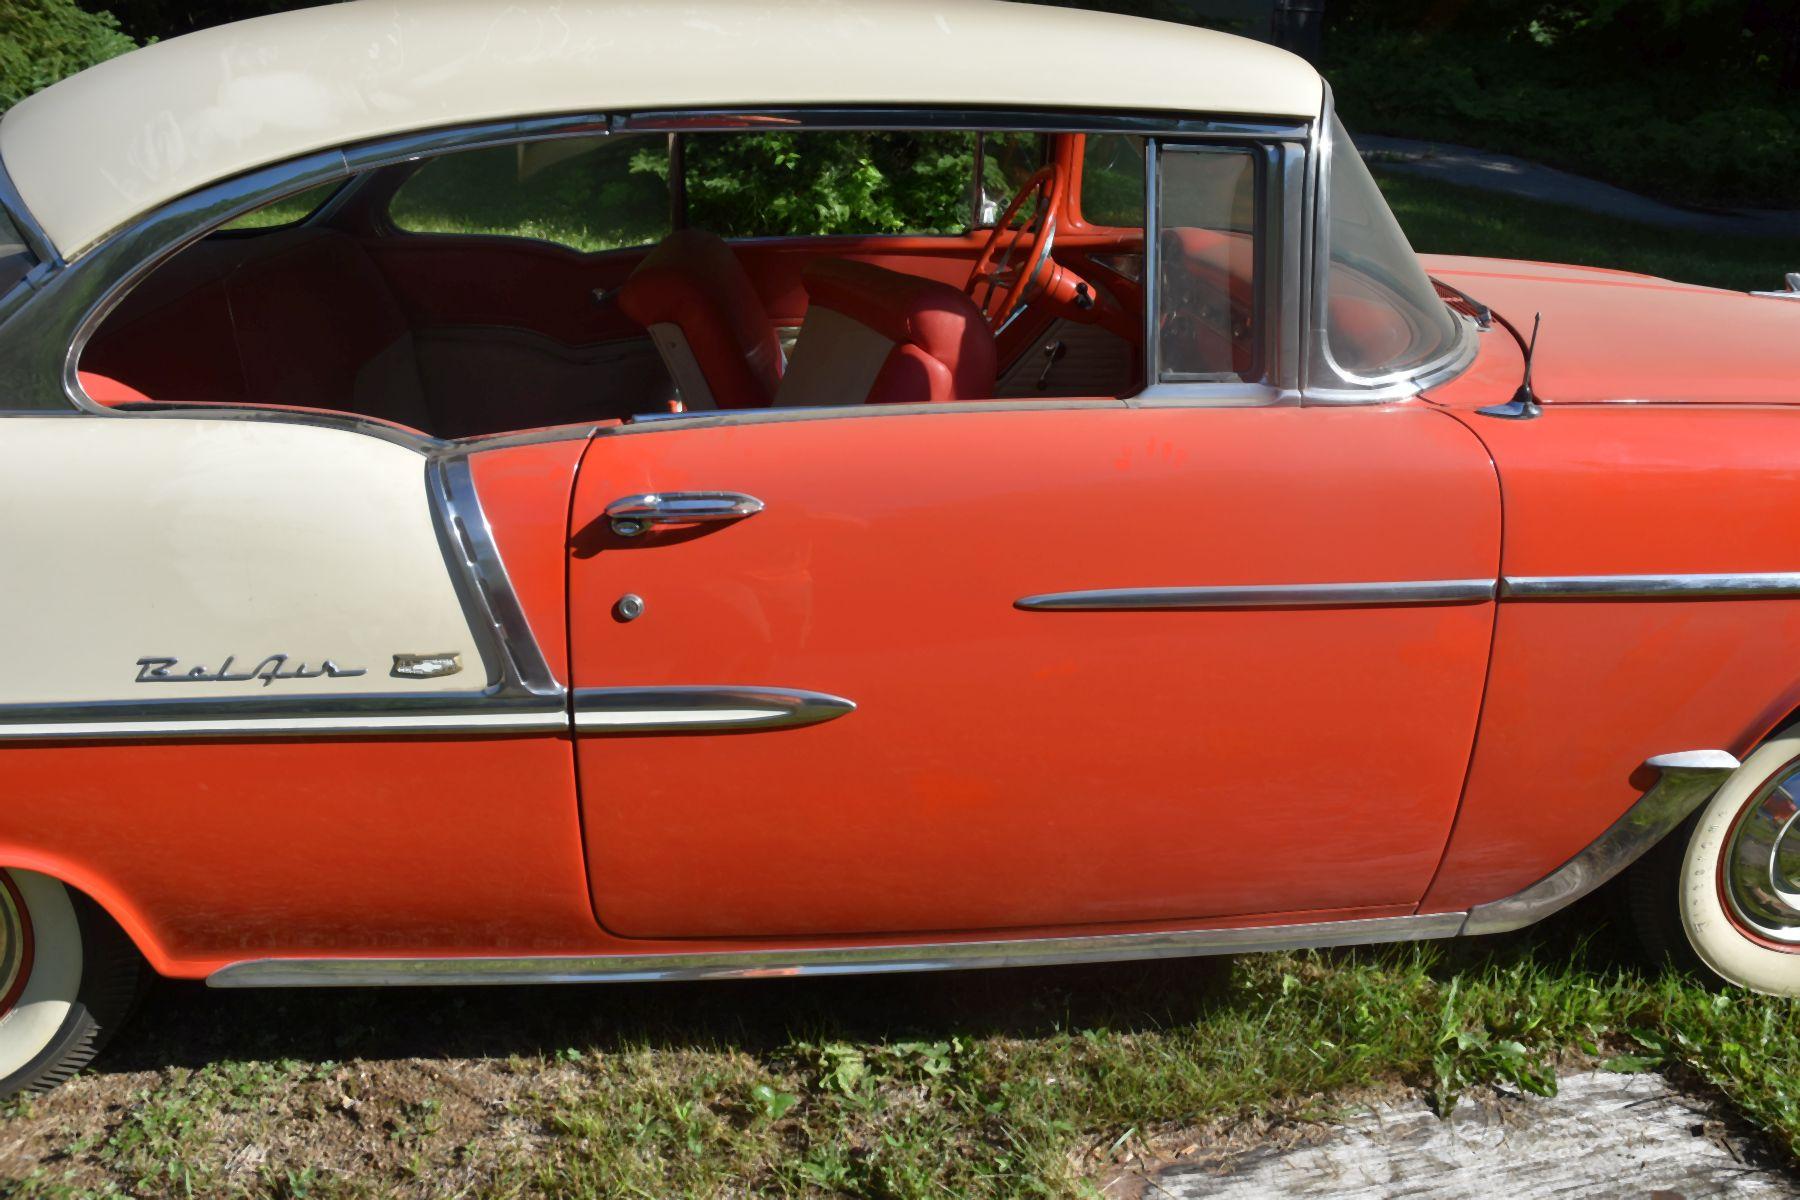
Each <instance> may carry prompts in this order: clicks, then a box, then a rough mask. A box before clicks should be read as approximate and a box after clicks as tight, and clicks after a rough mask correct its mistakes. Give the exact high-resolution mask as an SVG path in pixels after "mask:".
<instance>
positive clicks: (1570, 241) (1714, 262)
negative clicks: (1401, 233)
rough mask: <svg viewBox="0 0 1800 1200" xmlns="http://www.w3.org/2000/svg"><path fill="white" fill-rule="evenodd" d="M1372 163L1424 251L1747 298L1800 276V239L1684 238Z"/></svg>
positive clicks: (1415, 243)
mask: <svg viewBox="0 0 1800 1200" xmlns="http://www.w3.org/2000/svg"><path fill="white" fill-rule="evenodd" d="M1374 166H1375V171H1376V179H1377V181H1378V182H1379V183H1380V184H1381V190H1382V192H1383V193H1384V194H1385V195H1386V196H1387V200H1388V204H1389V205H1391V206H1392V207H1393V210H1394V215H1395V216H1397V217H1398V218H1399V219H1400V224H1401V226H1402V227H1404V228H1405V230H1406V236H1407V238H1408V239H1409V240H1410V241H1411V242H1412V244H1413V248H1414V249H1415V250H1418V251H1420V252H1421V253H1425V254H1474V255H1482V256H1490V257H1494V258H1523V259H1534V260H1537V261H1541V262H1559V263H1579V264H1581V265H1583V266H1594V267H1610V268H1613V269H1615V270H1622V271H1637V272H1640V273H1642V274H1645V275H1657V276H1661V277H1662V278H1665V279H1679V280H1681V281H1683V282H1685V283H1700V284H1706V285H1708V286H1711V287H1722V288H1734V289H1737V290H1740V291H1751V290H1758V291H1774V290H1779V289H1780V288H1782V287H1783V286H1784V279H1785V276H1786V273H1787V272H1789V271H1800V238H1763V237H1729V236H1720V235H1711V236H1708V235H1701V234H1694V233H1686V232H1682V231H1680V230H1671V229H1663V228H1660V227H1657V226H1653V225H1640V224H1635V223H1633V222H1630V221H1620V220H1615V219H1613V218H1611V217H1602V216H1598V215H1596V214H1594V213H1590V212H1584V211H1582V210H1581V209H1575V208H1566V207H1562V206H1560V205H1553V204H1540V203H1538V202H1536V201H1532V200H1523V199H1520V198H1518V197H1515V196H1503V195H1497V194H1495V193H1493V192H1484V191H1479V190H1477V189H1474V188H1465V187H1458V186H1456V185H1455V184H1448V183H1440V182H1438V181H1436V180H1430V179H1420V178H1418V177H1416V176H1412V175H1404V174H1400V173H1398V172H1395V171H1383V170H1381V168H1380V165H1379V164H1374Z"/></svg>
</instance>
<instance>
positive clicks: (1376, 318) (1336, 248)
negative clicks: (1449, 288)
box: [1325, 118, 1458, 375]
mask: <svg viewBox="0 0 1800 1200" xmlns="http://www.w3.org/2000/svg"><path fill="white" fill-rule="evenodd" d="M1327 183H1328V186H1329V187H1330V189H1331V195H1330V213H1331V223H1330V225H1331V227H1330V231H1329V234H1328V236H1329V238H1330V242H1331V247H1330V254H1331V259H1330V278H1329V280H1328V283H1327V289H1326V299H1327V304H1328V307H1327V310H1326V317H1325V330H1326V339H1327V343H1328V345H1329V346H1330V348H1331V357H1332V359H1333V360H1334V361H1335V362H1336V363H1337V365H1338V367H1339V368H1341V369H1342V370H1344V371H1348V372H1351V373H1352V374H1357V375H1385V374H1389V373H1392V372H1396V371H1406V370H1409V369H1411V368H1413V367H1419V366H1423V365H1424V364H1426V363H1429V362H1433V361H1435V360H1437V359H1440V358H1442V357H1444V356H1445V355H1446V354H1448V353H1449V352H1450V350H1451V349H1452V348H1453V347H1454V346H1455V345H1456V341H1457V336H1458V327H1457V321H1456V318H1455V317H1454V316H1453V315H1452V314H1451V312H1450V309H1449V308H1448V307H1447V306H1446V305H1445V304H1444V302H1443V300H1441V299H1440V298H1439V297H1438V294H1437V289H1436V288H1434V287H1433V286H1432V284H1431V280H1430V279H1429V278H1427V277H1426V275H1425V268H1424V267H1422V266H1420V265H1419V256H1418V255H1417V254H1415V253H1413V248H1412V246H1411V244H1410V243H1408V242H1407V240H1406V235H1405V234H1404V233H1402V232H1401V231H1400V223H1399V222H1398V221H1397V220H1395V219H1394V213H1393V210H1392V209H1390V208H1389V207H1388V205H1387V201H1386V200H1384V199H1383V198H1382V195H1381V189H1380V188H1379V187H1377V186H1376V184H1375V177H1374V176H1372V175H1370V174H1369V168H1368V167H1367V166H1365V165H1364V163H1363V160H1362V156H1361V155H1360V154H1358V153H1357V152H1356V147H1355V146H1354V145H1352V144H1351V142H1350V137H1349V135H1348V134H1347V133H1345V132H1344V127H1343V126H1342V125H1340V124H1338V123H1337V121H1336V119H1335V118H1334V119H1333V121H1332V126H1331V173H1330V179H1329V180H1328V181H1327Z"/></svg>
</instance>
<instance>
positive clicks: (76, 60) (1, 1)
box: [0, 0, 137, 111]
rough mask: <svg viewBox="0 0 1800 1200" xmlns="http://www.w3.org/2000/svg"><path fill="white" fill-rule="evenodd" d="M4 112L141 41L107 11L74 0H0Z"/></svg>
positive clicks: (0, 74)
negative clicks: (87, 9) (87, 8)
mask: <svg viewBox="0 0 1800 1200" xmlns="http://www.w3.org/2000/svg"><path fill="white" fill-rule="evenodd" d="M0 29H4V30H5V31H6V32H5V35H4V36H0V111H4V110H5V109H8V108H11V107H12V106H13V105H15V104H17V103H18V102H19V101H21V100H23V99H24V98H25V97H27V96H29V95H31V93H33V92H35V91H39V90H40V89H42V88H47V87H49V86H50V85H51V84H53V83H55V82H56V81H57V80H59V79H61V78H63V77H64V76H66V75H73V74H74V73H75V72H77V71H81V70H85V69H86V68H88V67H91V66H93V65H94V64H95V63H98V62H104V61H106V60H107V59H109V58H116V57H118V56H119V55H121V54H123V53H125V52H126V51H127V50H132V49H135V48H136V46H137V43H136V42H134V41H132V40H131V39H130V38H129V37H127V36H126V35H125V34H124V33H122V32H120V30H119V23H118V21H116V20H114V19H113V17H112V15H111V14H109V13H106V12H93V13H90V12H83V11H82V10H81V9H79V8H77V7H76V6H75V4H74V3H73V0H0Z"/></svg>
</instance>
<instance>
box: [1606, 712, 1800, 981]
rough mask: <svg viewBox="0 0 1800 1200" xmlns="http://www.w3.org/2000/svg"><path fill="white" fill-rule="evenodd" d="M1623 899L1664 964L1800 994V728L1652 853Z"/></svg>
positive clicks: (1751, 761)
mask: <svg viewBox="0 0 1800 1200" xmlns="http://www.w3.org/2000/svg"><path fill="white" fill-rule="evenodd" d="M1626 900H1627V903H1628V905H1629V907H1630V911H1631V916H1632V918H1633V924H1634V925H1635V926H1636V928H1637V931H1638V933H1639V935H1640V936H1641V937H1642V939H1643V941H1644V943H1645V945H1646V946H1647V947H1648V948H1649V949H1650V950H1651V951H1652V953H1653V954H1654V955H1655V956H1656V957H1657V958H1659V959H1665V960H1668V961H1671V962H1673V963H1674V964H1675V965H1677V966H1681V967H1685V968H1689V969H1695V970H1698V971H1701V972H1703V973H1705V974H1709V975H1712V976H1715V977H1717V978H1718V979H1721V980H1723V981H1725V982H1727V983H1733V984H1737V985H1738V986H1740V987H1745V988H1749V989H1750V990H1752V991H1756V992H1766V993H1769V994H1771V995H1777V996H1800V726H1795V727H1793V728H1790V729H1787V730H1784V731H1783V732H1782V733H1780V734H1778V735H1777V736H1775V737H1773V738H1771V739H1770V740H1769V741H1767V742H1765V743H1763V745H1762V746H1760V747H1758V748H1757V750H1756V751H1755V752H1754V753H1752V754H1751V755H1750V756H1749V757H1748V758H1747V759H1745V760H1744V765H1743V766H1742V767H1740V768H1739V769H1738V770H1737V771H1736V772H1734V773H1733V774H1732V775H1731V777H1730V778H1728V779H1727V780H1726V781H1725V783H1724V785H1723V786H1722V787H1720V788H1719V790H1718V791H1717V792H1716V793H1715V794H1714V795H1713V798H1712V799H1711V800H1710V801H1709V802H1708V803H1707V804H1706V805H1705V806H1704V807H1703V808H1701V809H1700V811H1699V812H1698V813H1696V814H1695V815H1694V816H1693V817H1691V818H1689V820H1688V821H1687V822H1686V823H1685V824H1684V825H1683V826H1682V827H1681V829H1680V830H1678V831H1677V832H1676V833H1675V834H1674V835H1672V836H1670V837H1669V838H1667V839H1665V840H1664V842H1663V843H1662V844H1661V845H1659V846H1657V847H1656V848H1655V849H1654V850H1652V851H1651V852H1650V853H1649V854H1647V855H1645V856H1644V858H1643V860H1641V861H1640V862H1639V863H1638V865H1637V867H1636V868H1635V869H1634V870H1633V872H1632V874H1631V876H1630V877H1628V879H1627V880H1626Z"/></svg>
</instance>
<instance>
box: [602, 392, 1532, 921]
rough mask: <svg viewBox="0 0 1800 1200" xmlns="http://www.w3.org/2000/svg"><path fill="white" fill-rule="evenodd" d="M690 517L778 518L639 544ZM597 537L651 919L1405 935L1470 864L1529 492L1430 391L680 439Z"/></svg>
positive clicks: (750, 424) (712, 427)
mask: <svg viewBox="0 0 1800 1200" xmlns="http://www.w3.org/2000/svg"><path fill="white" fill-rule="evenodd" d="M651 493H654V494H660V495H661V496H662V497H663V501H664V503H665V504H667V503H675V504H677V505H679V504H681V503H683V500H682V497H683V496H689V499H688V500H687V501H686V502H687V503H689V504H692V505H697V506H700V507H707V506H713V507H718V506H719V505H721V504H722V503H724V504H728V503H729V502H721V501H719V500H717V499H716V497H715V498H708V497H707V496H706V495H704V494H717V493H730V494H735V495H737V496H739V497H742V498H743V499H742V500H740V501H738V508H737V509H736V514H735V515H733V514H730V513H726V514H721V515H729V516H732V519H728V520H722V521H717V522H703V523H700V522H697V523H692V524H679V525H668V526H652V527H650V528H648V529H645V530H644V531H643V532H634V529H635V527H634V526H633V525H626V526H624V529H625V531H626V533H627V534H630V536H626V535H624V534H621V533H620V532H616V531H615V529H614V527H613V524H612V522H611V521H609V519H608V518H607V516H606V509H607V508H608V506H609V505H611V504H612V503H613V502H615V501H618V500H621V499H623V498H628V497H634V496H640V495H643V494H651ZM690 494H698V495H690ZM744 514H748V515H744ZM571 515H572V528H573V538H572V543H573V550H572V553H573V558H572V560H571V564H570V602H571V612H570V617H571V620H570V633H571V655H572V657H571V673H572V676H573V680H574V683H575V685H576V687H577V689H578V690H577V693H576V700H575V713H576V726H577V764H578V776H579V780H580V786H581V795H582V812H583V836H584V838H585V840H586V844H587V852H588V862H589V869H590V872H591V882H592V889H593V896H594V901H595V905H596V909H597V912H598V914H599V917H600V920H601V922H602V923H603V924H604V925H605V926H606V927H607V928H608V929H609V930H611V931H613V932H615V933H618V934H622V935H627V936H636V937H661V936H670V937H682V936H752V935H803V934H814V935H830V934H883V933H892V934H900V933H909V932H917V931H926V930H933V931H950V930H974V929H1000V928H1027V927H1049V926H1070V925H1080V924H1095V923H1104V924H1114V923H1127V922H1161V921H1178V920H1179V921H1196V920H1212V919H1222V918H1234V917H1261V916H1263V915H1267V914H1278V913H1280V914H1294V913H1300V912H1305V913H1308V914H1313V915H1318V916H1326V915H1380V914H1387V913H1394V912H1403V911H1406V910H1407V909H1408V908H1409V907H1410V906H1411V905H1413V904H1414V903H1416V901H1417V900H1418V898H1419V896H1420V895H1421V894H1422V893H1423V891H1424V889H1425V887H1426V885H1427V883H1428V882H1429V879H1430V877H1431V874H1432V871H1433V869H1434V868H1435V865H1436V863H1437V861H1438V857H1439V854H1440V853H1441V851H1442V848H1443V846H1444V843H1445V840H1446V837H1447V834H1448V831H1449V827H1450V823H1451V820H1452V817H1453V816H1454V812H1455V808H1456V804H1457V798H1458V794H1459V791H1460V789H1461V785H1462V780H1463V775H1464V772H1465V769H1466V767H1467V763H1468V759H1469V755H1470V748H1471V742H1472V739H1473V736H1474V730H1475V725H1476V719H1477V714H1478V709H1479V704H1480V699H1481V692H1482V681H1483V674H1484V670H1485V666H1486V662H1487V656H1488V649H1489V641H1490V635H1491V631H1492V624H1493V612H1492V601H1491V598H1490V597H1491V590H1492V584H1493V581H1494V578H1495V572H1496V568H1497V560H1498V555H1499V499H1498V494H1497V485H1496V482H1495V479H1494V475H1493V471H1492V467H1491V465H1490V464H1489V462H1488V460H1487V456H1486V454H1485V453H1484V452H1483V451H1482V449H1481V447H1480V446H1479V444H1478V443H1477V442H1476V440H1475V439H1474V438H1473V437H1472V436H1471V435H1470V434H1469V433H1468V431H1467V430H1466V429H1464V428H1462V427H1461V426H1460V425H1458V424H1457V423H1456V422H1454V421H1453V420H1451V419H1450V418H1448V417H1446V416H1444V415H1443V414H1441V413H1438V412H1434V411H1431V410H1430V409H1429V408H1427V407H1424V406H1422V405H1420V404H1418V403H1417V402H1413V403H1403V404H1395V405H1384V406H1375V407H1351V408H1337V409H1334V408H1310V407H1307V408H1303V407H1297V406H1296V407H1267V408H1180V407H1163V408H1159V407H1128V406H1127V405H1125V404H1124V403H1122V402H1118V401H1085V402H1081V401H1078V402H1034V403H1026V404H1021V405H1013V406H1008V407H1007V408H1006V409H1004V410H999V411H996V410H995V408H994V407H993V406H969V407H960V406H957V407H953V406H944V405H939V406H936V407H935V409H933V410H929V411H927V410H924V408H923V406H921V407H918V408H912V409H906V408H892V409H865V410H860V411H849V410H844V411H840V412H838V413H835V414H834V413H830V412H812V413H806V414H783V413H779V412H769V413H762V414H754V415H753V416H740V417H738V418H727V419H721V418H718V417H710V418H708V417H699V418H676V419H671V420H665V421H657V422H646V423H644V424H640V425H628V426H624V427H620V428H617V429H613V430H608V431H603V432H602V434H601V435H600V436H598V437H597V438H596V439H595V441H594V442H593V443H592V445H591V446H590V448H589V450H588V453H587V455H586V457H585V459H584V462H583V465H582V468H581V471H580V474H579V477H578V480H577V485H576V495H575V500H574V505H573V511H572V514H571ZM1340 585H1350V586H1340ZM1146 589H1186V590H1185V591H1184V592H1180V593H1168V592H1154V591H1152V592H1149V593H1148V594H1147V595H1146V594H1145V591H1146ZM1066 593H1085V595H1076V596H1074V597H1069V596H1067V595H1059V594H1066ZM1120 593H1123V594H1120ZM845 701H847V702H849V704H851V705H854V707H853V708H849V707H847V706H846V705H845V704H844V703H843V702H845Z"/></svg>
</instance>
